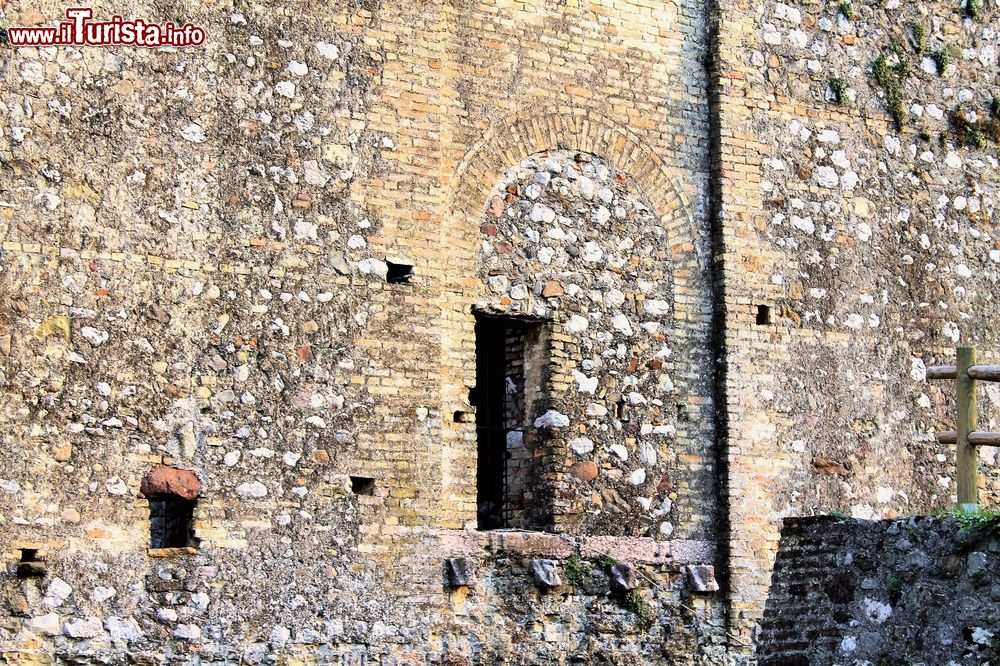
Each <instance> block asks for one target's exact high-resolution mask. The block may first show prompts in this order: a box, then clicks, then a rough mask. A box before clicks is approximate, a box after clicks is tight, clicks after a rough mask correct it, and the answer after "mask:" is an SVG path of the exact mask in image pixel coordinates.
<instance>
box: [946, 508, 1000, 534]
mask: <svg viewBox="0 0 1000 666" xmlns="http://www.w3.org/2000/svg"><path fill="white" fill-rule="evenodd" d="M954 517H955V518H956V519H957V520H958V522H959V524H961V525H962V531H963V532H966V533H968V534H976V535H984V536H1000V505H996V506H984V507H980V508H979V509H977V510H976V511H957V512H956V513H955V514H954Z"/></svg>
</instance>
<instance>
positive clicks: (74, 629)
mask: <svg viewBox="0 0 1000 666" xmlns="http://www.w3.org/2000/svg"><path fill="white" fill-rule="evenodd" d="M63 633H64V634H65V635H67V636H69V637H70V638H77V639H87V638H96V637H97V636H100V635H101V634H103V633H104V627H103V626H102V625H101V621H100V620H99V619H98V618H96V617H88V618H87V619H75V620H70V621H68V622H67V623H66V624H64V625H63Z"/></svg>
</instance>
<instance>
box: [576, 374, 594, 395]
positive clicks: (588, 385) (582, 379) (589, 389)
mask: <svg viewBox="0 0 1000 666" xmlns="http://www.w3.org/2000/svg"><path fill="white" fill-rule="evenodd" d="M573 379H574V380H576V385H577V388H578V389H579V391H580V393H589V394H590V395H594V393H595V392H596V391H597V384H598V381H599V378H598V377H588V376H587V375H585V374H583V373H582V372H580V371H579V370H574V371H573Z"/></svg>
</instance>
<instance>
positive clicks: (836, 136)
mask: <svg viewBox="0 0 1000 666" xmlns="http://www.w3.org/2000/svg"><path fill="white" fill-rule="evenodd" d="M816 140H817V141H819V142H820V143H829V144H838V143H840V132H838V131H836V130H821V131H820V133H819V134H817V135H816Z"/></svg>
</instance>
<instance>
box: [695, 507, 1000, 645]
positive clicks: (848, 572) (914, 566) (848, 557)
mask: <svg viewBox="0 0 1000 666" xmlns="http://www.w3.org/2000/svg"><path fill="white" fill-rule="evenodd" d="M970 536H972V535H970V534H969V533H968V532H963V531H962V528H961V526H960V525H959V524H958V521H955V520H948V519H934V518H908V519H904V520H895V521H858V520H843V519H833V518H829V517H824V518H800V519H790V520H787V521H786V522H785V526H784V529H783V531H782V538H781V547H780V549H779V551H778V557H777V561H776V563H775V570H774V576H773V578H772V585H771V589H772V593H771V597H770V598H769V600H768V603H767V611H766V613H765V615H764V620H763V623H762V634H761V641H760V647H759V650H758V655H759V657H760V660H761V662H762V663H764V664H772V663H792V662H795V663H799V662H801V663H805V662H806V661H808V662H809V663H817V664H826V663H845V662H848V661H849V662H850V663H855V662H857V663H865V662H867V663H877V662H878V660H879V659H880V658H881V657H880V656H879V655H886V654H891V655H894V657H893V658H894V659H897V660H899V661H901V662H909V663H926V664H948V663H956V664H957V663H962V661H963V660H965V661H968V662H969V663H986V662H988V661H989V660H991V659H993V658H994V656H993V655H994V654H995V649H996V644H995V643H994V642H993V637H994V635H995V634H996V629H995V627H996V624H995V622H993V621H992V620H991V618H995V614H996V600H995V598H994V597H993V594H992V592H991V589H990V586H989V585H986V584H984V579H985V576H987V575H988V574H985V572H986V571H990V572H992V571H996V570H997V567H998V566H1000V538H998V537H997V535H995V534H992V535H991V534H989V533H981V534H977V535H975V536H972V538H973V539H975V541H976V542H977V543H979V544H980V548H979V549H978V550H975V551H973V552H971V553H969V554H968V555H967V556H965V557H954V559H953V561H954V562H955V569H954V572H953V573H952V574H949V575H942V573H941V571H940V570H939V569H938V567H937V566H935V562H936V561H938V560H940V559H942V558H952V557H953V556H954V551H955V548H956V544H958V543H962V542H963V540H966V539H969V538H970ZM692 568H693V567H688V569H689V570H690V569H692ZM789 618H795V620H794V621H793V622H790V621H789Z"/></svg>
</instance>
